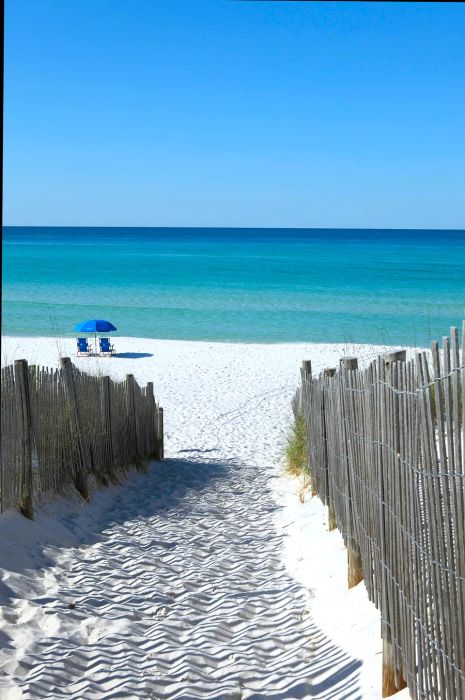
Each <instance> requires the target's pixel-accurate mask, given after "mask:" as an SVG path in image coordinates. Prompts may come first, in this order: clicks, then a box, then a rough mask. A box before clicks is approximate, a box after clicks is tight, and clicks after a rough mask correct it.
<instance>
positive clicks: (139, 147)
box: [4, 0, 465, 228]
mask: <svg viewBox="0 0 465 700" xmlns="http://www.w3.org/2000/svg"><path fill="white" fill-rule="evenodd" d="M464 37H465V6H464V5H462V4H454V3H432V4H431V3H425V4H421V3H411V4H407V3H357V2H354V3H342V2H341V3H313V2H309V3H292V2H283V3H279V2H235V1H234V0H179V1H178V0H176V1H175V0H79V2H69V1H68V0H40V2H37V0H6V7H5V112H4V114H5V127H4V128H5V132H4V135H5V140H4V224H6V225H82V226H86V225H98V226H116V225H119V226H131V225H134V226H297V227H307V226H308V227H389V228H404V227H406V228H422V227H424V228H465V40H464Z"/></svg>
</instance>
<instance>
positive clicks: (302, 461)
mask: <svg viewBox="0 0 465 700" xmlns="http://www.w3.org/2000/svg"><path fill="white" fill-rule="evenodd" d="M286 464H287V471H288V473H289V474H291V475H292V476H299V475H300V474H303V475H308V466H307V431H306V428H305V420H304V418H303V416H298V417H297V418H296V420H295V421H294V423H293V425H292V427H291V430H290V433H289V435H288V438H287V445H286Z"/></svg>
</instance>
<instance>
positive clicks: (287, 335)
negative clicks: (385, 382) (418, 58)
mask: <svg viewBox="0 0 465 700" xmlns="http://www.w3.org/2000/svg"><path fill="white" fill-rule="evenodd" d="M2 280H3V281H2V288H3V289H2V291H3V300H2V333H3V334H4V335H31V336H40V335H43V336H54V337H55V336H56V337H60V336H69V335H73V326H74V324H76V323H78V322H79V321H83V320H85V319H87V318H105V319H108V320H110V321H111V322H112V323H113V324H114V325H116V326H117V328H118V333H119V334H120V335H123V336H137V337H144V338H176V339H189V340H208V341H232V342H260V343H262V342H270V343H278V342H323V343H336V342H360V343H372V344H380V343H382V344H390V345H391V344H392V345H409V346H417V347H422V346H425V345H428V344H429V343H430V341H431V339H439V340H440V339H441V337H442V336H443V335H445V334H447V333H448V331H449V327H450V326H451V325H460V324H461V323H462V319H463V315H464V307H465V231H433V230H428V231H419V230H406V231H401V230H354V229H350V230H340V229H338V230H330V229H227V228H218V229H214V228H206V229H202V228H171V229H170V228H59V227H51V228H46V227H43V228H29V227H4V229H3V275H2Z"/></svg>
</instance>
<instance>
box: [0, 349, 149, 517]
mask: <svg viewBox="0 0 465 700" xmlns="http://www.w3.org/2000/svg"><path fill="white" fill-rule="evenodd" d="M1 384H2V392H1V434H2V450H1V459H0V512H3V511H4V510H6V509H7V508H12V507H15V506H18V507H19V508H20V510H21V512H23V514H24V515H26V516H28V517H32V515H33V502H34V500H35V499H40V498H43V497H44V496H48V495H50V494H52V493H62V492H63V491H64V490H65V489H66V488H67V487H68V486H69V485H70V484H72V485H74V486H75V487H76V488H77V489H78V491H79V492H80V493H81V496H82V497H83V498H84V499H88V498H89V481H90V478H94V479H95V481H96V482H97V483H98V484H100V485H103V486H105V485H108V484H110V483H117V482H118V481H119V479H120V475H121V474H123V475H124V474H125V473H127V470H128V469H130V468H134V467H135V468H136V469H138V470H139V471H144V470H145V469H146V468H147V465H148V463H149V462H150V461H151V460H154V459H162V458H163V408H162V407H161V406H160V405H159V404H158V403H157V402H156V401H155V398H154V393H153V384H152V383H151V382H149V383H148V384H147V386H145V387H141V386H139V385H138V384H137V382H136V381H135V379H134V377H133V375H130V374H129V375H127V376H126V379H125V381H123V382H115V381H112V380H111V379H110V378H109V377H107V376H98V377H97V376H92V375H88V374H85V373H84V372H81V371H80V370H78V369H77V368H76V367H75V366H74V365H73V364H72V363H71V361H70V360H69V358H63V359H62V360H61V366H60V367H59V368H57V369H50V368H47V367H39V366H35V365H31V366H28V364H27V362H26V360H17V361H16V362H15V363H14V365H9V366H7V367H3V368H2V370H1Z"/></svg>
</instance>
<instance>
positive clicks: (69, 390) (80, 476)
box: [60, 357, 89, 501]
mask: <svg viewBox="0 0 465 700" xmlns="http://www.w3.org/2000/svg"><path fill="white" fill-rule="evenodd" d="M60 364H61V367H62V371H63V381H64V386H65V394H66V400H67V403H68V411H69V420H70V424H71V434H72V435H73V438H74V440H75V448H76V450H75V451H76V455H77V465H76V475H75V477H74V485H75V487H76V489H77V490H78V491H79V493H80V494H81V496H82V498H83V499H84V500H85V501H87V500H89V487H88V484H87V464H86V458H85V454H86V453H85V450H84V445H83V440H82V424H81V416H80V413H79V406H78V402H77V396H76V386H75V384H74V376H73V365H72V364H71V360H70V358H69V357H62V358H61V360H60Z"/></svg>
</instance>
